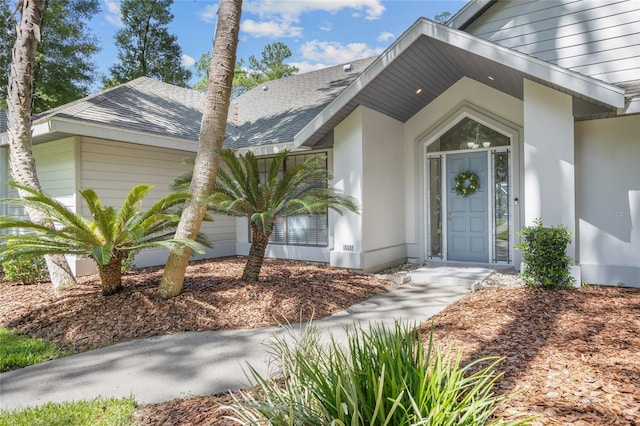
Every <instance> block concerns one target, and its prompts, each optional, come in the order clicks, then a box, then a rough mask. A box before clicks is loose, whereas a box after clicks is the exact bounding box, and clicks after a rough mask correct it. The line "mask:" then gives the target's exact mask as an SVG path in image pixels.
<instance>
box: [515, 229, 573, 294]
mask: <svg viewBox="0 0 640 426" xmlns="http://www.w3.org/2000/svg"><path fill="white" fill-rule="evenodd" d="M534 223H535V225H534V226H525V227H523V228H522V229H521V230H520V232H518V235H520V237H521V238H522V242H521V243H520V244H516V246H515V247H516V248H517V249H522V260H523V261H524V263H525V267H524V268H523V270H522V271H521V273H520V276H521V277H522V279H523V280H524V282H525V283H527V284H529V285H541V286H543V287H549V288H564V287H570V286H572V285H573V283H574V281H575V278H573V277H572V276H571V275H570V271H569V266H570V265H571V264H572V259H571V258H570V257H569V256H567V254H566V251H567V245H568V244H569V243H570V242H571V233H570V232H569V231H568V230H567V228H566V227H565V226H563V225H559V226H556V227H544V226H543V225H542V221H541V220H540V219H536V220H535V222H534Z"/></svg>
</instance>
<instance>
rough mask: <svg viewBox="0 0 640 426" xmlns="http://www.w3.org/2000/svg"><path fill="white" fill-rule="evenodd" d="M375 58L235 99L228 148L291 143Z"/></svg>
mask: <svg viewBox="0 0 640 426" xmlns="http://www.w3.org/2000/svg"><path fill="white" fill-rule="evenodd" d="M374 59H375V58H368V59H361V60H358V61H354V62H352V63H350V64H342V65H336V66H333V67H329V68H324V69H321V70H318V71H312V72H308V73H304V74H297V75H293V76H291V77H286V78H282V79H280V80H273V81H269V82H267V83H264V84H262V85H260V86H258V87H256V88H254V89H252V90H250V91H249V92H247V93H245V94H243V95H242V96H240V97H239V98H237V99H235V100H234V101H233V102H232V104H231V109H230V110H229V125H228V126H227V141H226V144H227V145H228V146H230V147H232V148H245V147H253V146H262V145H272V144H280V143H288V142H292V141H293V138H294V136H295V135H296V133H298V132H299V131H300V129H302V128H303V127H304V126H306V125H307V123H309V122H310V121H311V120H312V119H313V118H314V117H315V116H316V115H317V114H318V113H319V112H320V111H322V110H323V109H324V107H326V106H327V105H328V104H329V103H330V102H331V101H332V100H333V99H334V98H335V97H336V95H337V94H338V93H340V92H341V91H342V90H344V88H345V87H347V86H348V85H349V84H351V82H352V81H353V80H354V79H355V78H356V77H357V76H358V75H360V73H361V72H362V71H363V70H364V69H365V68H366V67H367V66H369V64H370V63H371V62H373V60H374Z"/></svg>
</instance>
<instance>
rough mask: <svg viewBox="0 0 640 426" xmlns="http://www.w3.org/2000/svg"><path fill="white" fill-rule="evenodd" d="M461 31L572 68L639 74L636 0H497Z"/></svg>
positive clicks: (616, 76) (611, 75) (624, 77)
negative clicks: (609, 0)
mask: <svg viewBox="0 0 640 426" xmlns="http://www.w3.org/2000/svg"><path fill="white" fill-rule="evenodd" d="M465 31H467V32H469V33H471V34H473V35H476V36H478V37H481V38H484V39H487V40H489V41H492V42H495V43H498V44H501V45H503V46H506V47H510V48H513V49H515V50H518V51H520V52H523V53H526V54H529V55H532V56H535V57H537V58H539V59H542V60H545V61H549V62H552V63H554V64H556V65H560V66H562V67H565V68H569V69H571V70H573V71H577V72H580V73H583V74H585V75H589V76H592V77H594V78H598V79H601V80H604V81H606V82H608V83H618V82H624V81H632V80H638V79H640V1H637V0H619V1H611V2H607V1H601V0H573V1H569V0H564V1H539V0H534V1H513V0H505V1H499V2H497V3H495V4H494V5H493V6H491V7H490V8H489V9H488V10H487V11H486V12H484V13H483V14H482V15H481V16H480V17H479V18H478V19H476V20H475V21H474V22H473V23H472V24H471V25H470V26H469V27H468V28H466V29H465Z"/></svg>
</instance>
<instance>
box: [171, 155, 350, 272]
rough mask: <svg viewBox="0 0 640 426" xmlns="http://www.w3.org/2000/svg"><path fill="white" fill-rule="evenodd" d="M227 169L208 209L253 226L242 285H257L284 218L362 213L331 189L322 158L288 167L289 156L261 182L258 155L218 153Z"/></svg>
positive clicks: (274, 163)
mask: <svg viewBox="0 0 640 426" xmlns="http://www.w3.org/2000/svg"><path fill="white" fill-rule="evenodd" d="M219 154H220V157H221V158H222V160H223V161H224V164H225V166H226V168H220V169H219V171H218V179H217V182H216V183H215V185H214V187H213V190H212V195H211V198H210V203H209V210H210V211H211V212H213V213H221V214H226V215H229V216H238V217H246V218H247V219H248V221H249V223H250V225H251V229H252V234H251V235H252V240H251V249H250V251H249V259H248V260H247V265H246V266H245V270H244V273H243V276H242V280H243V281H257V280H258V275H259V273H260V268H261V266H262V261H263V259H264V253H265V248H266V244H267V241H268V239H269V236H270V235H271V233H272V231H273V227H274V224H275V223H276V221H277V220H278V219H280V218H285V217H289V216H297V215H309V214H325V213H326V210H327V209H332V210H334V211H336V212H338V213H340V214H342V213H343V212H344V211H345V210H349V211H352V212H356V213H357V212H358V206H357V204H356V201H355V200H354V199H353V198H351V197H349V196H346V195H344V194H342V193H341V192H340V191H339V190H337V189H335V188H333V187H331V186H330V185H328V182H329V181H330V180H331V176H330V175H329V174H328V173H327V171H326V170H325V168H324V166H322V165H321V164H320V162H319V159H318V157H317V156H311V157H309V158H308V159H307V160H306V161H305V162H304V163H301V164H297V165H292V166H291V167H287V168H286V171H284V173H283V172H282V170H283V163H284V161H285V159H286V158H287V155H288V154H289V151H287V150H285V151H282V152H280V153H278V154H277V155H276V156H275V157H273V158H271V164H270V166H269V170H268V172H267V173H266V176H264V179H262V178H261V173H260V168H259V166H258V159H257V158H256V156H255V155H253V153H251V152H248V153H247V154H245V155H241V156H240V157H239V158H238V157H236V155H235V153H234V152H233V150H231V149H223V150H221V151H220V152H219ZM178 180H179V181H176V182H175V185H174V189H175V188H176V187H178V188H184V187H185V186H186V185H187V184H188V182H190V180H191V179H190V177H189V176H181V177H179V178H178Z"/></svg>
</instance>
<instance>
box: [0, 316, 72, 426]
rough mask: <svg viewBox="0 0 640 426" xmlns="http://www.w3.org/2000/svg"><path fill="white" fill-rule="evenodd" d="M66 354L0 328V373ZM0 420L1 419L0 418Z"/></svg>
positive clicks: (45, 343)
mask: <svg viewBox="0 0 640 426" xmlns="http://www.w3.org/2000/svg"><path fill="white" fill-rule="evenodd" d="M63 355H67V353H63V352H61V351H60V350H59V349H58V348H56V347H55V345H52V344H51V343H47V342H45V341H44V340H42V339H33V338H31V337H27V336H21V335H19V334H18V333H16V332H15V331H13V330H9V329H8V328H6V327H0V373H1V372H3V371H9V370H15V369H18V368H22V367H26V366H28V365H33V364H39V363H41V362H45V361H49V360H50V359H55V358H59V357H61V356H63ZM0 418H1V417H0Z"/></svg>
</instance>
